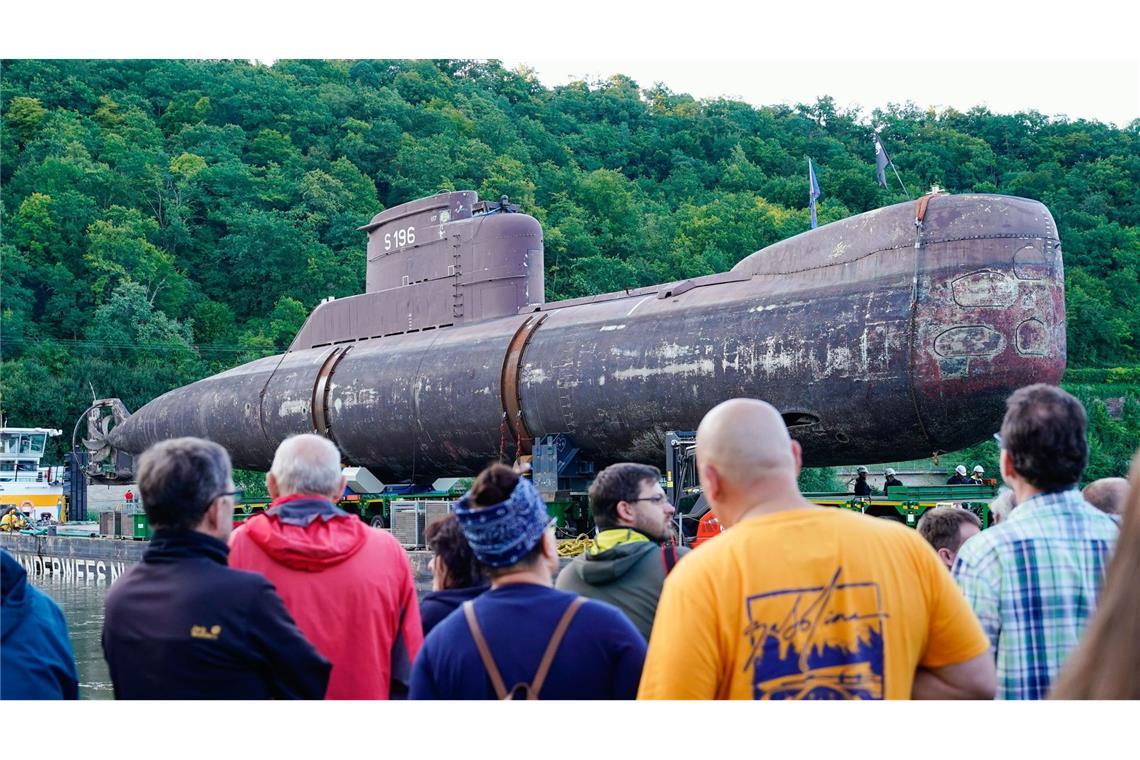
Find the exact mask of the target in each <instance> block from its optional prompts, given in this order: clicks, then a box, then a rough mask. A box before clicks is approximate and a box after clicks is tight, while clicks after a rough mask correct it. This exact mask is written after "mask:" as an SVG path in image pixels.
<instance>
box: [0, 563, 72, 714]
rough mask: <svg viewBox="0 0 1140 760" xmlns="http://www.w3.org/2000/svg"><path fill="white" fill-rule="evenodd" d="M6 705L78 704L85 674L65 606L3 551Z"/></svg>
mask: <svg viewBox="0 0 1140 760" xmlns="http://www.w3.org/2000/svg"><path fill="white" fill-rule="evenodd" d="M0 589H2V593H3V606H2V609H0V631H2V635H0V699H78V698H79V672H78V671H77V670H76V668H75V655H74V653H72V650H71V642H70V641H68V639H67V621H66V620H64V617H63V612H61V611H60V609H59V605H57V604H56V603H55V602H53V601H52V600H51V598H50V597H48V596H47V594H45V593H43V592H42V591H40V590H39V589H37V588H33V587H32V586H29V585H28V574H27V573H26V572H25V571H24V568H22V567H20V563H19V562H17V561H16V560H15V559H14V558H13V557H12V555H11V554H9V553H8V552H6V551H4V550H2V549H0Z"/></svg>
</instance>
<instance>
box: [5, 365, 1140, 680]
mask: <svg viewBox="0 0 1140 760" xmlns="http://www.w3.org/2000/svg"><path fill="white" fill-rule="evenodd" d="M1086 427H1087V421H1086V416H1085V410H1084V408H1083V407H1082V406H1081V404H1080V402H1079V401H1077V399H1075V398H1074V397H1072V396H1071V395H1069V394H1068V393H1066V392H1065V391H1063V390H1061V389H1059V388H1056V387H1054V386H1049V385H1043V384H1038V385H1033V386H1029V387H1026V388H1022V389H1019V390H1017V391H1016V392H1014V393H1013V394H1012V395H1011V396H1010V398H1009V399H1008V401H1007V410H1006V414H1005V417H1004V419H1003V421H1002V425H1001V432H1000V433H999V434H998V439H999V442H1000V445H1001V457H1000V474H1001V478H1002V480H1003V481H1004V482H1005V484H1006V486H1007V488H1005V489H1002V491H1001V492H1000V493H999V495H998V497H997V498H996V499H995V500H994V501H993V503H992V505H991V515H992V524H991V525H990V526H985V527H984V526H983V525H982V523H981V521H980V520H979V518H978V517H977V515H975V514H974V513H973V512H971V511H969V510H966V509H963V508H959V507H939V508H936V509H932V510H929V511H927V512H926V513H925V514H924V515H923V516H922V519H921V520H920V521H919V523H918V526H917V530H911V529H910V528H908V527H906V526H904V525H901V524H899V523H897V522H893V521H890V520H880V519H876V518H873V517H868V516H865V515H862V514H858V513H856V512H851V511H848V510H842V509H834V508H828V507H820V506H817V505H816V504H814V503H812V502H810V501H808V500H807V499H806V498H804V496H803V495H802V494H801V493H800V491H799V488H798V485H797V478H798V476H799V473H800V469H801V462H802V451H801V448H800V444H799V443H798V442H797V441H796V440H794V439H793V438H791V437H790V435H789V433H788V430H787V428H786V426H785V424H784V422H783V419H782V418H781V416H780V414H779V412H778V411H777V410H776V409H774V408H773V407H772V406H770V405H768V404H766V403H765V402H763V401H757V400H753V399H732V400H729V401H726V402H724V403H722V404H720V405H718V406H716V407H714V408H713V409H712V410H711V411H709V413H708V414H707V415H706V416H705V418H704V420H703V421H702V422H701V424H700V427H699V429H698V431H697V439H696V453H697V462H698V473H699V478H700V483H701V487H702V491H703V494H704V496H705V498H706V499H707V500H708V503H709V504H710V506H711V509H712V512H713V513H714V515H715V516H716V518H717V519H718V520H719V522H720V524H721V526H722V527H723V530H724V532H723V533H722V535H720V536H718V537H716V538H715V539H714V540H710V541H708V542H706V543H705V544H703V545H702V546H700V547H699V548H698V549H697V550H695V551H689V550H688V549H687V548H684V547H678V546H676V545H675V540H674V537H675V533H674V531H673V518H674V515H675V508H674V506H673V505H672V504H670V503H669V500H668V498H667V497H666V495H665V493H664V491H663V489H662V487H661V485H660V472H659V471H657V470H656V469H655V468H652V467H647V466H645V465H639V464H631V463H620V464H616V465H612V466H610V467H608V468H606V469H605V470H603V471H601V472H600V473H599V474H598V476H597V477H596V479H595V481H594V484H593V485H592V487H591V488H590V491H589V501H590V507H591V510H592V513H593V517H594V521H595V524H596V526H597V534H596V536H595V537H594V540H593V542H592V544H591V546H590V548H589V549H588V550H587V551H586V552H585V553H584V554H583V555H581V556H579V557H577V558H575V559H574V560H573V561H571V562H569V563H560V561H559V556H558V551H557V541H556V538H555V534H554V531H553V521H552V520H551V518H550V517H549V516H548V511H547V506H546V504H545V503H544V501H543V499H542V497H541V496H540V494H539V493H538V492H537V491H536V490H535V488H534V486H533V485H532V484H531V482H530V480H529V479H528V478H526V477H522V476H520V474H519V473H518V472H517V471H516V470H514V469H512V468H510V467H507V466H505V465H502V464H494V465H491V466H490V467H488V468H487V469H486V470H484V471H483V472H482V473H480V475H479V476H478V478H476V479H475V481H474V484H473V485H472V487H471V489H470V490H469V491H468V492H467V493H466V494H465V495H464V496H463V497H462V498H461V499H460V500H459V501H458V502H457V503H456V504H455V505H454V506H453V512H452V514H450V515H449V516H447V517H446V518H443V519H442V520H441V521H439V522H436V523H433V524H431V525H429V526H428V528H427V531H426V537H427V542H428V546H429V548H430V550H431V552H432V559H431V562H430V563H429V568H430V570H431V574H432V591H431V592H430V593H428V594H427V595H426V596H425V597H424V598H423V599H422V600H417V596H416V591H415V585H414V582H413V578H414V574H413V571H412V567H411V564H410V561H409V557H408V555H407V553H406V552H405V551H404V550H403V549H402V548H401V546H400V545H399V544H398V543H397V541H396V540H395V539H394V538H393V537H392V536H391V535H390V534H388V533H386V532H384V531H380V530H374V529H372V528H370V527H367V526H365V525H364V523H362V522H361V521H360V520H359V519H357V518H356V517H354V516H353V515H351V514H349V513H347V512H344V511H342V510H341V509H339V508H338V507H337V501H338V499H339V497H340V495H341V493H343V490H344V487H345V481H344V478H343V477H342V475H341V469H340V460H339V453H338V451H337V449H336V447H335V446H334V445H333V444H332V443H331V442H329V441H328V440H326V439H324V438H321V437H319V436H315V435H300V436H294V437H291V438H289V439H287V440H285V441H284V442H283V443H282V444H281V445H280V447H279V448H278V450H277V453H276V457H275V458H274V461H273V465H272V468H271V470H270V472H269V473H268V474H267V476H266V485H267V488H268V490H269V493H270V496H271V497H272V500H273V501H272V503H271V505H270V508H269V509H268V510H266V511H265V512H264V513H262V514H260V515H258V516H256V517H253V518H251V519H249V520H247V521H246V522H245V523H243V524H242V525H241V526H240V527H238V528H237V529H236V530H235V529H234V527H233V525H234V523H233V514H234V504H235V502H236V501H237V500H238V499H240V495H241V494H240V492H239V491H237V490H236V489H235V487H234V482H233V472H232V468H231V463H230V457H229V455H228V454H227V452H226V451H225V449H223V448H222V447H221V446H219V445H217V444H215V443H211V442H209V441H204V440H200V439H195V438H180V439H175V440H171V441H165V442H163V443H160V444H157V445H156V446H154V447H152V448H151V449H149V450H148V451H147V452H145V453H144V454H143V455H142V457H141V458H140V461H139V466H138V488H139V491H140V495H141V497H142V502H143V504H144V505H145V510H146V514H147V517H148V520H149V522H150V524H151V526H152V527H153V529H154V535H153V538H152V540H151V541H150V544H149V546H148V547H147V549H146V551H145V553H144V555H143V557H142V560H141V561H140V562H138V563H137V564H136V565H135V566H133V567H132V568H131V569H129V570H128V571H127V572H126V573H125V574H124V575H123V576H122V577H120V578H119V579H118V580H117V581H116V582H115V583H114V584H113V586H112V587H111V590H110V592H109V594H108V596H107V600H106V610H105V616H104V621H103V633H102V644H103V651H104V655H105V658H106V660H107V662H108V664H109V666H110V673H111V679H112V681H113V685H114V692H115V696H116V697H117V698H121V699H170V698H175V699H194V698H207V699H211V698H212V699H268V698H301V699H319V698H325V699H388V698H393V699H396V698H405V697H406V698H410V699H495V698H498V699H508V698H527V699H540V698H541V699H633V698H638V699H729V698H731V699H801V698H803V699H845V698H856V699H912V698H913V699H990V698H995V697H996V698H999V699H1043V698H1047V697H1051V698H1060V699H1137V698H1140V647H1137V645H1136V642H1137V640H1140V598H1138V597H1137V595H1136V593H1135V591H1134V589H1133V588H1132V582H1133V579H1134V578H1135V577H1136V576H1137V575H1138V574H1140V488H1138V487H1137V484H1138V483H1140V458H1138V459H1137V460H1136V462H1135V463H1134V465H1133V468H1132V471H1131V473H1130V478H1129V480H1125V479H1123V478H1110V479H1106V480H1100V481H1096V482H1094V483H1091V484H1089V485H1087V486H1086V487H1085V489H1084V491H1083V492H1082V491H1081V490H1080V489H1079V484H1080V482H1081V476H1082V474H1083V472H1084V470H1085V466H1086V464H1087V461H1088V445H1087V441H1086ZM860 469H861V473H860V475H861V476H862V480H863V481H865V478H866V468H860ZM979 469H980V468H979ZM893 474H894V473H893V472H892V473H891V476H893ZM982 474H984V473H975V475H976V477H981V475H982ZM956 477H958V478H959V479H961V480H965V481H969V480H970V479H969V478H967V477H966V471H965V467H964V466H963V467H961V468H960V472H958V473H956ZM970 482H977V481H976V480H975V481H970ZM892 485H894V484H892ZM898 485H901V484H898ZM858 487H859V486H858V485H857V488H858ZM983 527H984V529H983ZM2 559H3V566H2V569H3V641H2V644H0V654H2V665H3V670H2V679H0V684H2V687H3V698H4V699H21V698H22V699H36V698H76V697H77V696H78V688H77V674H76V668H75V662H74V656H73V654H72V651H71V648H70V645H69V643H68V639H67V633H66V623H65V621H64V618H63V615H62V613H61V612H60V610H59V608H58V607H57V606H56V605H55V604H54V603H53V602H52V601H51V600H50V599H48V598H47V597H46V596H44V595H43V594H41V593H40V592H38V591H37V590H35V589H34V588H32V587H30V586H29V585H28V583H27V579H26V575H25V573H24V570H23V568H21V567H20V565H19V564H18V563H16V562H15V561H14V560H13V559H12V557H11V556H10V555H8V554H7V553H6V552H4V553H3V557H2ZM560 565H561V567H560ZM33 639H34V640H35V641H36V642H37V646H36V647H34V648H29V647H23V646H21V644H20V642H26V641H29V640H33Z"/></svg>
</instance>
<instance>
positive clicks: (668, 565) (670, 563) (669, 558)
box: [661, 541, 677, 575]
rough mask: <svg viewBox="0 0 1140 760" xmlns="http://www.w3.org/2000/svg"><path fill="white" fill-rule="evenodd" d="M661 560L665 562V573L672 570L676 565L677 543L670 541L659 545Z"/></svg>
mask: <svg viewBox="0 0 1140 760" xmlns="http://www.w3.org/2000/svg"><path fill="white" fill-rule="evenodd" d="M661 561H662V562H664V563H665V574H666V575H668V574H669V573H671V572H673V568H674V567H675V566H676V565H677V545H676V544H675V543H673V542H672V541H670V542H669V543H666V544H662V545H661Z"/></svg>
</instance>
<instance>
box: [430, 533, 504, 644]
mask: <svg viewBox="0 0 1140 760" xmlns="http://www.w3.org/2000/svg"><path fill="white" fill-rule="evenodd" d="M424 540H425V541H426V542H427V545H428V548H429V549H431V552H432V558H431V561H430V562H429V563H428V569H429V570H431V591H430V592H429V593H427V594H425V595H424V598H423V601H421V602H420V618H421V619H422V620H423V624H424V636H427V634H428V631H430V630H431V629H432V628H435V626H436V624H437V623H439V622H440V621H441V620H443V619H444V618H445V617H447V616H448V615H450V614H451V613H452V612H454V611H455V610H457V609H459V605H461V604H463V603H464V602H466V601H467V600H468V599H474V598H475V597H477V596H479V595H480V594H482V593H483V592H484V591H486V590H487V589H489V588H491V585H490V584H489V583H487V581H486V579H484V578H483V572H482V570H481V569H480V568H479V564H478V563H477V562H476V561H475V554H474V553H473V552H472V551H471V546H470V545H469V544H468V543H467V538H466V537H465V536H464V535H463V528H461V527H460V526H459V518H458V517H456V516H455V515H448V516H447V517H444V518H441V519H439V520H436V521H434V522H433V523H432V524H431V525H429V526H427V529H426V530H424Z"/></svg>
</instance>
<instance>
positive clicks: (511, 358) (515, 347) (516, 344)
mask: <svg viewBox="0 0 1140 760" xmlns="http://www.w3.org/2000/svg"><path fill="white" fill-rule="evenodd" d="M548 316H549V314H547V313H537V314H532V315H531V316H529V317H527V319H526V321H525V322H523V323H522V324H521V325H520V326H519V329H518V330H516V331H515V335H514V337H513V338H511V342H510V345H509V346H507V355H506V357H505V358H504V359H503V372H502V376H501V378H500V381H499V393H500V394H501V400H502V405H503V413H504V414H505V415H506V420H507V427H508V428H510V431H511V434H512V435H513V436H514V437H515V440H516V441H518V447H519V450H518V451H517V452H516V454H515V455H516V456H524V455H527V454H530V451H531V445H532V444H533V443H534V436H533V435H531V432H530V430H529V429H528V428H527V425H526V420H525V419H523V414H522V398H521V397H520V395H519V367H520V366H521V364H522V354H523V349H524V348H526V344H527V341H529V340H530V336H531V335H533V334H534V331H535V330H537V329H538V326H539V325H541V324H542V323H543V322H544V321H546V318H547V317H548Z"/></svg>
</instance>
